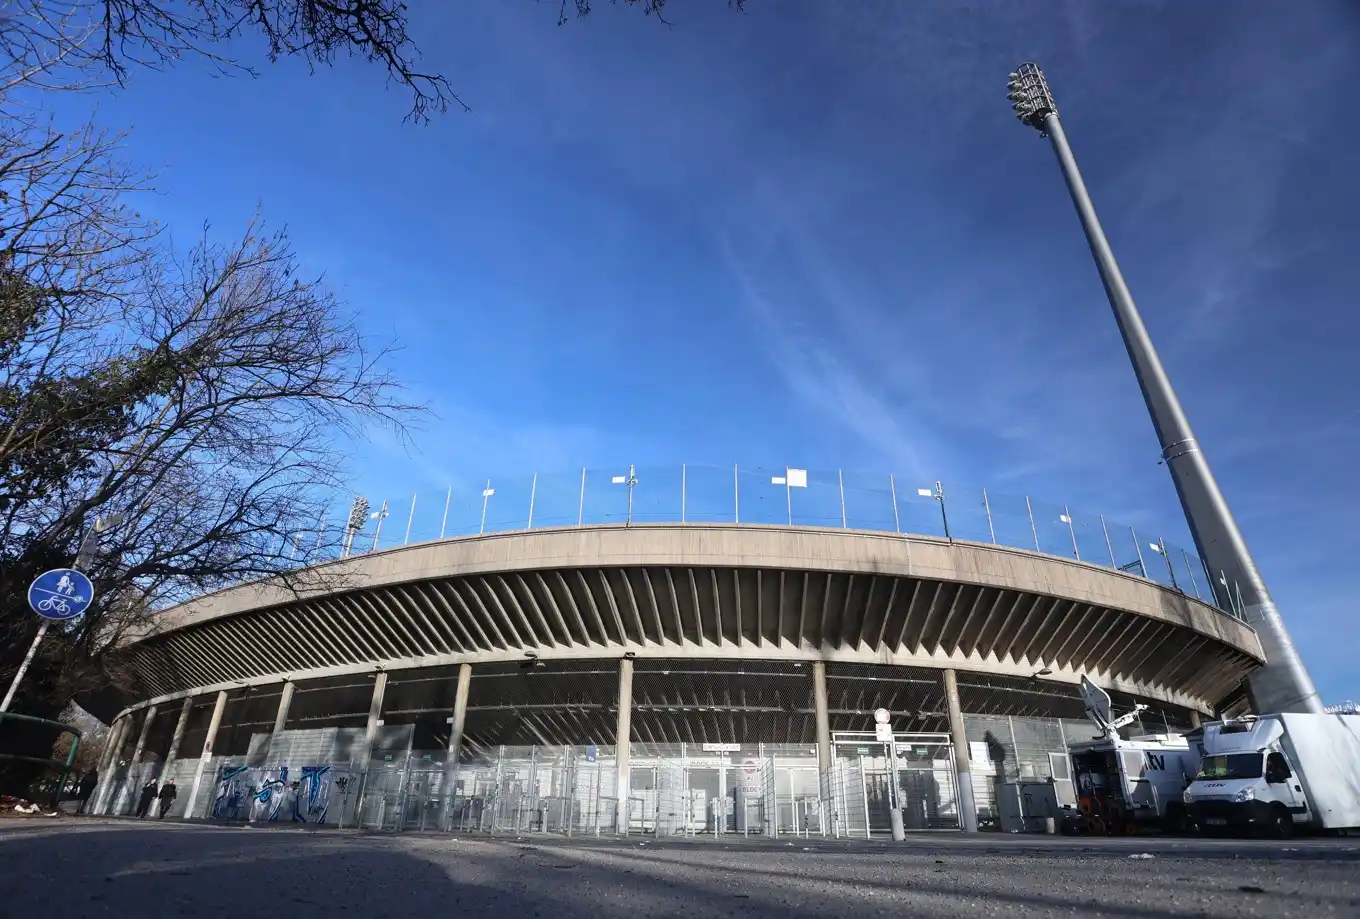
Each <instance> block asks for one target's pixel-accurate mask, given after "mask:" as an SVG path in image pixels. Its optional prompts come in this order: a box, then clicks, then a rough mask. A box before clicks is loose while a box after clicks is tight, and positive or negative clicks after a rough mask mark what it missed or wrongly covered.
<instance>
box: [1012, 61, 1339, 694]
mask: <svg viewBox="0 0 1360 919" xmlns="http://www.w3.org/2000/svg"><path fill="white" fill-rule="evenodd" d="M1008 89H1009V98H1010V100H1011V105H1012V107H1013V108H1014V109H1015V114H1016V117H1017V118H1019V119H1020V121H1022V122H1023V123H1025V124H1027V125H1029V126H1030V127H1032V128H1034V129H1035V130H1037V131H1038V132H1039V134H1040V135H1041V136H1044V137H1047V138H1048V139H1049V140H1050V142H1052V144H1053V151H1054V152H1055V153H1056V154H1057V156H1058V163H1059V165H1060V166H1061V167H1062V172H1063V178H1064V179H1065V180H1066V181H1067V190H1068V191H1069V192H1071V195H1072V201H1073V203H1074V204H1075V205H1076V208H1077V214H1078V216H1079V217H1080V218H1081V225H1082V229H1083V230H1085V231H1086V241H1087V242H1088V243H1089V244H1090V246H1091V254H1092V255H1093V256H1094V257H1095V261H1096V268H1097V269H1098V270H1099V271H1100V279H1101V282H1102V283H1103V284H1104V285H1105V294H1106V296H1107V297H1108V298H1109V301H1110V306H1111V308H1113V310H1114V316H1115V321H1116V322H1117V323H1118V324H1119V333H1120V335H1122V336H1123V338H1124V347H1125V348H1126V349H1127V350H1128V353H1129V359H1130V360H1131V361H1132V362H1133V371H1134V374H1135V375H1136V376H1137V378H1138V385H1139V387H1140V388H1141V389H1142V391H1143V401H1144V402H1146V403H1147V407H1148V413H1149V414H1150V415H1151V416H1152V425H1153V427H1154V428H1155V429H1156V431H1157V437H1158V439H1159V440H1160V442H1161V446H1162V459H1163V461H1165V463H1166V466H1167V468H1168V469H1170V470H1171V479H1172V481H1173V482H1174V483H1175V485H1176V493H1177V494H1178V495H1179V496H1180V499H1181V507H1182V508H1183V509H1184V511H1185V519H1186V523H1188V524H1189V527H1190V534H1191V536H1192V537H1193V538H1194V540H1195V546H1196V548H1198V550H1199V554H1200V556H1201V557H1202V558H1203V559H1204V561H1205V562H1206V564H1207V566H1208V568H1209V570H1210V571H1219V570H1222V571H1223V572H1225V578H1224V580H1225V582H1226V583H1228V584H1232V583H1236V584H1237V585H1238V586H1239V587H1240V588H1241V591H1242V596H1243V600H1244V613H1245V615H1244V618H1245V619H1246V621H1247V622H1248V623H1249V624H1250V625H1251V626H1252V627H1253V628H1255V629H1256V633H1257V635H1259V636H1260V639H1261V647H1262V648H1263V649H1264V651H1265V654H1266V663H1265V666H1264V667H1262V668H1261V669H1260V670H1257V671H1256V672H1255V673H1254V674H1252V676H1251V677H1250V678H1249V680H1248V686H1249V689H1250V692H1251V701H1252V705H1253V707H1254V708H1255V709H1256V710H1257V711H1259V712H1312V713H1321V712H1322V700H1321V699H1320V698H1319V697H1318V694H1317V690H1316V689H1315V688H1314V686H1313V679H1312V677H1310V676H1309V675H1308V670H1307V669H1306V668H1305V667H1304V666H1303V660H1302V659H1301V658H1300V657H1299V653H1298V651H1297V649H1295V647H1294V641H1293V639H1291V638H1290V637H1289V632H1288V630H1287V629H1286V628H1285V625H1284V620H1283V619H1282V618H1281V617H1280V612H1279V610H1278V609H1276V607H1275V602H1274V601H1273V600H1272V599H1271V597H1270V592H1269V591H1268V590H1267V589H1266V585H1265V581H1264V580H1262V578H1261V573H1260V572H1259V571H1258V570H1257V568H1256V562H1255V561H1253V560H1252V557H1251V553H1250V552H1249V551H1248V550H1247V543H1246V540H1244V539H1243V538H1242V533H1241V532H1240V531H1239V530H1238V528H1237V522H1236V521H1235V520H1234V519H1233V516H1232V512H1231V511H1230V510H1229V509H1228V503H1227V501H1225V500H1224V498H1223V493H1222V492H1221V491H1219V488H1218V483H1217V482H1216V481H1215V480H1214V476H1213V473H1212V472H1211V471H1210V469H1209V462H1208V460H1207V459H1205V456H1204V453H1203V452H1202V451H1201V450H1200V447H1199V443H1198V442H1197V441H1196V440H1195V435H1194V433H1193V432H1192V431H1191V430H1190V422H1189V421H1187V420H1186V417H1185V412H1184V410H1183V409H1182V408H1181V404H1180V400H1179V399H1177V398H1176V393H1175V390H1173V389H1172V387H1171V381H1170V379H1168V378H1167V375H1166V370H1165V369H1164V368H1163V367H1162V362H1161V359H1160V358H1158V356H1157V351H1156V349H1155V348H1154V347H1153V345H1152V339H1151V338H1150V337H1149V336H1148V332H1147V328H1146V327H1145V326H1144V325H1143V319H1142V317H1141V316H1140V315H1139V314H1138V308H1137V307H1136V306H1135V305H1134V302H1133V297H1132V295H1130V293H1129V289H1128V286H1127V285H1126V284H1125V283H1124V277H1123V275H1122V274H1120V271H1119V265H1118V264H1117V263H1116V262H1115V258H1114V252H1113V251H1112V250H1111V249H1110V244H1109V241H1108V240H1106V238H1105V232H1104V230H1102V229H1101V226H1100V220H1099V218H1098V217H1097V216H1096V210H1095V205H1093V204H1092V203H1091V196H1090V195H1089V194H1088V193H1087V191H1086V183H1085V182H1083V181H1082V177H1081V172H1080V171H1079V170H1078V169H1077V161H1076V159H1075V158H1074V157H1073V155H1072V148H1071V147H1070V146H1069V145H1068V143H1067V135H1066V133H1064V131H1063V126H1062V122H1061V121H1059V120H1058V108H1057V106H1056V105H1055V104H1054V102H1053V94H1052V92H1050V91H1049V88H1048V83H1047V81H1046V80H1045V79H1044V75H1043V72H1042V71H1040V70H1039V66H1038V65H1037V64H1029V63H1027V64H1021V65H1020V66H1019V67H1018V68H1017V69H1016V71H1015V72H1014V73H1012V74H1011V75H1010V83H1009V86H1008ZM1225 594H1226V591H1225ZM1230 599H1231V598H1230V597H1228V596H1220V598H1219V600H1220V603H1222V602H1223V601H1224V600H1229V601H1230Z"/></svg>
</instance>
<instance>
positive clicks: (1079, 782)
mask: <svg viewBox="0 0 1360 919" xmlns="http://www.w3.org/2000/svg"><path fill="white" fill-rule="evenodd" d="M1081 697H1082V701H1083V702H1084V703H1085V705H1086V717H1087V718H1089V719H1090V720H1091V723H1092V724H1094V725H1095V727H1096V731H1097V736H1096V737H1095V738H1093V739H1092V740H1086V741H1074V742H1069V743H1068V745H1067V750H1068V756H1069V757H1070V762H1071V779H1072V785H1073V792H1074V795H1075V798H1076V810H1075V812H1069V813H1068V815H1067V816H1066V817H1065V818H1064V819H1063V822H1062V832H1063V833H1065V834H1070V835H1094V836H1103V835H1107V834H1114V835H1125V834H1127V833H1136V832H1140V831H1142V830H1143V829H1145V828H1160V829H1163V830H1169V831H1171V832H1179V831H1181V830H1182V829H1184V828H1185V826H1186V821H1185V805H1184V804H1183V803H1182V800H1181V793H1182V792H1183V791H1184V790H1185V787H1186V785H1187V784H1188V783H1189V782H1190V780H1191V779H1192V778H1193V777H1194V775H1195V772H1196V770H1197V768H1198V766H1199V750H1198V748H1197V747H1195V746H1194V745H1193V744H1191V743H1189V742H1188V741H1187V740H1186V738H1185V737H1183V736H1181V735H1179V734H1170V733H1167V734H1148V735H1144V736H1142V737H1136V738H1128V739H1126V738H1124V737H1122V736H1121V735H1120V733H1119V731H1120V729H1121V728H1124V727H1127V726H1129V725H1131V724H1132V723H1133V722H1135V721H1137V720H1138V719H1139V717H1140V716H1141V715H1142V713H1143V712H1144V711H1145V710H1146V709H1147V706H1146V705H1143V704H1141V703H1139V704H1138V705H1137V706H1136V707H1135V708H1134V710H1133V711H1131V712H1128V713H1126V714H1123V715H1119V716H1117V717H1116V716H1115V715H1114V713H1113V710H1112V708H1111V704H1110V696H1109V693H1107V692H1105V690H1103V689H1101V688H1100V687H1099V686H1096V685H1095V684H1094V683H1092V682H1091V681H1090V680H1088V679H1087V678H1086V677H1082V679H1081Z"/></svg>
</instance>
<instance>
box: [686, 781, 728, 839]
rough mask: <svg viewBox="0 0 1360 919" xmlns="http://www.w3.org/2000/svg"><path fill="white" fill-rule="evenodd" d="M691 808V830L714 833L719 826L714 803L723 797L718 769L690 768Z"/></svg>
mask: <svg viewBox="0 0 1360 919" xmlns="http://www.w3.org/2000/svg"><path fill="white" fill-rule="evenodd" d="M688 784H689V807H690V824H689V826H690V830H691V831H692V832H695V833H712V832H714V831H715V829H716V827H717V824H716V823H715V821H714V817H715V812H714V809H713V802H714V801H717V800H718V799H719V798H720V796H721V784H722V783H721V780H720V778H719V772H718V769H717V768H715V767H706V766H691V767H690V768H689V783H688Z"/></svg>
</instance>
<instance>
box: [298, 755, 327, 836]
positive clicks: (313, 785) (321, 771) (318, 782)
mask: <svg viewBox="0 0 1360 919" xmlns="http://www.w3.org/2000/svg"><path fill="white" fill-rule="evenodd" d="M330 771H331V767H330V766H303V767H302V785H301V787H300V788H299V789H298V794H297V797H296V798H294V800H293V819H294V820H295V821H297V822H299V823H324V822H325V820H326V811H327V810H328V809H329V807H330V797H331V796H330V783H329V782H327V781H326V778H327V776H326V773H328V772H330ZM323 791H324V792H325V794H323V793H322V792H323ZM304 800H305V802H306V803H305V808H306V809H305V811H304ZM318 807H319V808H320V813H317V810H318Z"/></svg>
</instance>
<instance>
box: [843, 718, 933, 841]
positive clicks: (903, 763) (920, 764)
mask: <svg viewBox="0 0 1360 919" xmlns="http://www.w3.org/2000/svg"><path fill="white" fill-rule="evenodd" d="M833 747H834V751H835V757H834V767H833V777H832V794H833V803H832V814H831V819H832V833H833V834H834V835H836V836H847V837H864V838H868V837H871V836H873V835H875V834H885V833H889V832H891V828H892V819H891V813H892V809H893V808H894V807H896V808H898V809H900V811H901V813H902V821H903V825H904V827H905V828H906V829H912V830H926V829H958V827H959V811H958V789H957V782H956V778H955V777H956V773H955V771H954V752H953V751H954V748H953V744H952V743H951V742H950V740H949V737H948V735H943V734H894V741H893V743H892V744H891V745H890V744H888V743H886V742H880V741H878V740H877V738H876V737H875V735H873V734H861V733H857V732H838V733H836V734H835V735H834V742H833Z"/></svg>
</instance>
